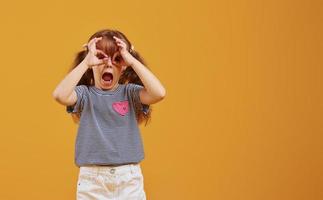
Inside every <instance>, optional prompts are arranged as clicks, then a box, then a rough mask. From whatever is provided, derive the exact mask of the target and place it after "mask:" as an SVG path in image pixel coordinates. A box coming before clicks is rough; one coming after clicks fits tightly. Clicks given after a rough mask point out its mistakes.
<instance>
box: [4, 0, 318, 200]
mask: <svg viewBox="0 0 323 200" xmlns="http://www.w3.org/2000/svg"><path fill="white" fill-rule="evenodd" d="M322 8H323V4H322V1H319V0H317V1H315V0H303V1H301V0H272V1H264V0H215V1H211V0H199V1H190V0H189V1H184V0H178V1H171V0H164V1H148V0H146V1H101V0H99V1H76V0H71V1H63V0H57V1H40V0H38V1H37V0H30V1H23V0H19V1H18V0H12V1H4V2H2V3H1V6H0V22H1V23H0V24H1V31H0V34H1V50H0V51H1V79H0V84H1V98H0V105H1V120H0V121H1V126H0V134H1V135H0V136H1V139H0V141H1V142H0V152H1V154H0V156H1V159H0V177H1V182H0V199H3V200H16V199H32V200H35V199H46V200H51V199H53V200H57V199H75V192H76V181H77V175H78V168H77V167H76V166H75V165H74V142H75V136H76V130H77V125H76V124H74V123H73V121H72V118H71V116H70V115H68V114H67V113H66V112H65V107H63V106H61V105H59V104H58V103H56V102H55V101H54V100H53V98H52V92H53V90H54V89H55V87H56V86H57V84H58V83H59V82H60V81H61V80H62V79H63V78H64V76H65V75H66V73H67V71H68V69H69V67H70V66H71V63H72V61H73V59H74V56H75V53H76V52H77V51H79V50H80V49H81V48H82V45H83V44H84V43H86V41H87V39H88V38H89V37H90V35H91V34H93V33H94V32H96V31H97V30H100V29H104V28H113V29H118V30H120V31H122V32H123V33H125V34H126V35H127V37H128V38H129V39H130V40H131V41H132V42H133V44H134V46H135V49H136V50H138V51H139V52H140V53H141V55H142V56H143V57H144V59H145V60H146V61H147V65H148V66H149V67H150V69H151V70H152V71H153V73H154V74H155V75H156V76H157V77H158V78H159V79H160V80H161V82H162V83H163V84H164V85H165V87H166V90H167V96H166V98H165V99H164V100H163V101H162V102H160V103H158V104H155V105H153V116H152V121H151V123H150V124H149V125H148V126H147V127H144V126H140V129H141V132H142V137H143V141H144V147H145V156H146V157H145V159H144V161H143V162H142V163H141V165H142V170H143V174H144V183H145V190H146V193H147V197H148V199H149V200H199V199H207V200H209V199H210V200H216V199H219V200H259V199H261V200H319V199H323V192H322V191H323V190H322V187H323V148H322V139H323V134H322V133H323V128H322V124H323V121H322V119H323V118H322V117H323V116H322V115H323V94H322V89H323V87H322V86H323V85H322V75H323V74H322V71H323V70H322V66H323V65H322V64H323V61H322V57H323V52H322V48H323V46H322V45H323V42H322V34H323V30H322V29H323V28H322V21H323V9H322Z"/></svg>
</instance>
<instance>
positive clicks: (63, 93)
mask: <svg viewBox="0 0 323 200" xmlns="http://www.w3.org/2000/svg"><path fill="white" fill-rule="evenodd" d="M101 39H102V37H100V38H93V39H92V40H91V41H89V43H88V45H87V46H88V49H89V52H88V54H87V55H86V56H85V58H84V59H83V61H82V62H81V63H80V64H79V65H77V66H76V67H75V68H74V69H73V70H72V71H71V72H70V73H68V74H67V75H66V77H65V78H64V79H63V80H62V81H61V82H60V83H59V84H58V86H57V87H56V89H55V90H54V92H53V97H54V99H55V100H56V101H58V102H59V103H61V104H63V105H66V106H69V105H74V104H75V103H76V101H77V94H76V92H75V87H76V85H77V83H78V82H79V81H80V80H81V78H82V76H83V74H84V73H85V72H86V71H87V69H88V68H90V67H93V66H97V65H100V64H103V63H104V62H106V55H105V54H104V52H102V51H100V50H98V49H96V42H97V41H99V40H101ZM97 52H101V53H102V54H103V55H105V58H103V59H98V58H97V57H96V55H97Z"/></svg>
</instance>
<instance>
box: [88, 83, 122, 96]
mask: <svg viewBox="0 0 323 200" xmlns="http://www.w3.org/2000/svg"><path fill="white" fill-rule="evenodd" d="M121 86H122V84H119V85H118V86H117V88H116V89H115V90H101V89H99V88H97V87H95V86H94V85H92V86H91V87H90V88H92V89H93V90H94V91H95V92H97V93H99V94H115V93H117V92H118V91H119V90H120V88H121Z"/></svg>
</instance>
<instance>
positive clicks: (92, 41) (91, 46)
mask: <svg viewBox="0 0 323 200" xmlns="http://www.w3.org/2000/svg"><path fill="white" fill-rule="evenodd" d="M101 39H102V37H95V38H92V39H91V40H90V42H89V43H88V47H90V48H91V50H94V48H95V44H96V43H97V42H98V41H99V40H101Z"/></svg>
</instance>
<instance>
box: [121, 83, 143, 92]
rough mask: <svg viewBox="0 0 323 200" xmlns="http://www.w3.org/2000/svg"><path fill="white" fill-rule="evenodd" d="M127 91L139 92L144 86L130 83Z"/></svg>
mask: <svg viewBox="0 0 323 200" xmlns="http://www.w3.org/2000/svg"><path fill="white" fill-rule="evenodd" d="M125 88H126V90H128V91H129V90H130V91H131V90H139V89H142V88H143V86H142V85H139V84H135V83H128V84H126V87H125Z"/></svg>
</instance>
